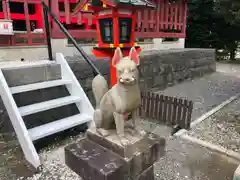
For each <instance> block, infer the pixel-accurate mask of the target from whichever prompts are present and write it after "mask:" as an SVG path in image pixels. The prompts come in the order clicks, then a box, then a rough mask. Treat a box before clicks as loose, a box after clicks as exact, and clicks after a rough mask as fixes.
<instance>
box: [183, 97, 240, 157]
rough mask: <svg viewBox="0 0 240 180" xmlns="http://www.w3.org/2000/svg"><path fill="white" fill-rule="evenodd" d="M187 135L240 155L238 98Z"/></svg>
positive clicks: (239, 109) (239, 101) (239, 107)
mask: <svg viewBox="0 0 240 180" xmlns="http://www.w3.org/2000/svg"><path fill="white" fill-rule="evenodd" d="M187 134H188V135H190V136H194V137H196V138H198V139H201V140H204V141H208V142H211V143H213V144H216V145H220V146H223V147H225V148H227V149H230V150H232V151H235V152H239V153H240V98H238V99H237V100H235V101H233V102H231V103H230V104H228V105H227V106H225V107H224V108H223V109H221V110H220V111H218V112H217V113H215V114H214V115H212V116H210V117H209V118H207V119H205V120H204V121H203V122H201V123H199V124H198V125H196V126H195V127H194V128H193V129H192V130H191V131H189V132H188V133H187Z"/></svg>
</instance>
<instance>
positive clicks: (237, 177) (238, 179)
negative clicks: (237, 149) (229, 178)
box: [233, 165, 240, 180]
mask: <svg viewBox="0 0 240 180" xmlns="http://www.w3.org/2000/svg"><path fill="white" fill-rule="evenodd" d="M233 180H240V165H239V166H238V168H237V169H236V171H235V173H234V177H233Z"/></svg>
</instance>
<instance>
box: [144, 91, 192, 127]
mask: <svg viewBox="0 0 240 180" xmlns="http://www.w3.org/2000/svg"><path fill="white" fill-rule="evenodd" d="M141 97H142V106H141V108H140V110H139V115H140V117H143V118H149V119H154V120H156V121H157V122H158V123H160V124H164V125H167V126H175V125H179V126H180V127H181V128H182V129H189V128H190V123H191V117H192V110H193V102H192V101H188V100H186V99H185V100H183V99H180V98H175V97H170V96H164V95H158V94H155V93H151V92H146V93H142V95H141Z"/></svg>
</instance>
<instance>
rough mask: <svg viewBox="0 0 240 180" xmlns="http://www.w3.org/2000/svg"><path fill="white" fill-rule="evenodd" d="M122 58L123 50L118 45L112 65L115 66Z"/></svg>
mask: <svg viewBox="0 0 240 180" xmlns="http://www.w3.org/2000/svg"><path fill="white" fill-rule="evenodd" d="M122 58H123V55H122V51H121V49H120V48H119V47H117V48H116V50H115V52H114V56H113V59H112V65H113V66H114V67H115V66H116V65H117V63H118V62H119V61H120V60H121V59H122Z"/></svg>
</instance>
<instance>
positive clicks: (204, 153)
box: [142, 122, 240, 180]
mask: <svg viewBox="0 0 240 180" xmlns="http://www.w3.org/2000/svg"><path fill="white" fill-rule="evenodd" d="M142 124H143V126H144V127H145V129H146V130H147V131H151V132H153V133H155V134H159V135H161V136H162V135H164V136H165V137H167V136H168V139H167V142H166V144H167V147H166V154H165V156H164V157H162V158H161V159H160V160H159V161H158V162H157V163H156V164H155V177H156V180H232V178H233V174H234V171H235V170H236V168H237V166H238V164H239V163H240V162H238V161H236V160H233V159H231V158H229V157H227V156H224V155H221V154H219V153H216V152H212V151H210V150H209V149H207V148H205V147H202V146H200V145H198V144H195V143H192V142H189V141H186V140H183V139H181V138H180V137H169V134H168V131H167V128H166V127H160V126H158V125H157V124H155V123H147V122H142ZM157 126H158V127H157ZM156 127H157V128H156Z"/></svg>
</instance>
